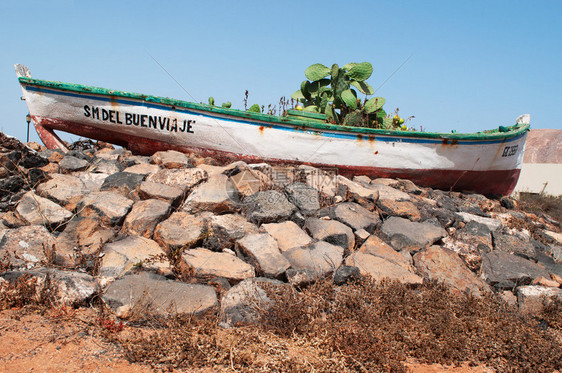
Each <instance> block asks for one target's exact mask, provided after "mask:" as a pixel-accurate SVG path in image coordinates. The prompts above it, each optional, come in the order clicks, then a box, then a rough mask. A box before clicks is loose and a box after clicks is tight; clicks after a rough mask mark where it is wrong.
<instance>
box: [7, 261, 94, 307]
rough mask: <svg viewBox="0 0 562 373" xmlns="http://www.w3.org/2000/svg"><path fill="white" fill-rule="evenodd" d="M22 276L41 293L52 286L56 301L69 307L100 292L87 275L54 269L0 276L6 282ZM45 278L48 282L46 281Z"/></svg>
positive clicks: (17, 272) (10, 272)
mask: <svg viewBox="0 0 562 373" xmlns="http://www.w3.org/2000/svg"><path fill="white" fill-rule="evenodd" d="M24 275H30V276H31V277H32V278H34V279H36V280H37V285H38V289H37V291H39V292H40V291H42V290H43V289H45V287H46V286H49V285H51V286H52V285H54V286H55V288H56V290H57V291H56V293H55V294H54V295H55V297H56V299H57V301H59V302H61V303H65V304H69V305H80V304H84V303H85V302H86V301H87V300H88V299H90V298H92V297H93V296H94V295H95V294H97V293H98V292H99V291H100V286H99V285H98V283H97V282H96V280H95V279H94V278H93V277H92V276H90V275H89V274H87V273H80V272H72V271H61V270H58V269H54V268H37V269H32V270H29V271H7V272H4V273H2V274H0V277H2V278H3V279H5V280H6V281H15V280H17V279H19V278H20V277H22V276H24ZM47 277H48V278H49V282H47V281H46V279H47Z"/></svg>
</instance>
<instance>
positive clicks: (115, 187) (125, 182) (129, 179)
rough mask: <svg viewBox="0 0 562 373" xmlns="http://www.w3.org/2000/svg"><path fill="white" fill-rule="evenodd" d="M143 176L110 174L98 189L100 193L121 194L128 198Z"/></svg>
mask: <svg viewBox="0 0 562 373" xmlns="http://www.w3.org/2000/svg"><path fill="white" fill-rule="evenodd" d="M144 178H145V176H144V175H142V174H134V173H130V172H116V173H114V174H110V175H109V176H108V177H107V178H106V179H105V180H104V181H103V184H102V186H101V188H100V190H102V191H111V192H114V193H118V194H121V195H123V196H125V197H127V196H129V193H131V192H132V191H133V190H135V189H136V188H137V187H138V186H139V185H140V183H142V182H143V180H144Z"/></svg>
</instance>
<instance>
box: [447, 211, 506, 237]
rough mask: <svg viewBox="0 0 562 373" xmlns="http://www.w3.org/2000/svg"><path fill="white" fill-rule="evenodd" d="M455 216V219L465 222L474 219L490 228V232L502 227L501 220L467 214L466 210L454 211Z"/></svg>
mask: <svg viewBox="0 0 562 373" xmlns="http://www.w3.org/2000/svg"><path fill="white" fill-rule="evenodd" d="M455 217H456V218H457V220H459V221H462V222H465V223H468V222H471V221H474V222H477V223H480V224H484V225H485V226H487V227H488V228H489V229H490V231H491V232H493V231H497V230H498V229H500V228H501V227H502V222H501V221H500V220H498V219H493V218H486V217H482V216H478V215H474V214H469V213H467V212H457V213H455Z"/></svg>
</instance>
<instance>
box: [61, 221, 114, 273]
mask: <svg viewBox="0 0 562 373" xmlns="http://www.w3.org/2000/svg"><path fill="white" fill-rule="evenodd" d="M114 237H115V232H114V231H113V230H112V229H109V228H106V227H103V226H101V225H100V224H99V223H98V222H97V220H96V219H90V218H84V217H79V216H76V217H74V218H72V219H71V220H70V221H69V222H68V224H67V225H66V227H65V228H64V231H63V232H62V233H61V234H59V235H58V236H57V238H56V242H55V251H56V257H55V264H57V265H60V266H63V267H66V268H74V267H76V266H78V265H80V264H86V265H87V266H92V267H93V266H94V265H95V262H96V260H97V258H98V253H99V251H100V250H101V248H102V247H103V245H104V244H105V243H107V242H108V241H109V240H111V239H113V238H114Z"/></svg>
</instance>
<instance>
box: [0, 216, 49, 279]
mask: <svg viewBox="0 0 562 373" xmlns="http://www.w3.org/2000/svg"><path fill="white" fill-rule="evenodd" d="M54 245H55V238H54V237H53V235H51V233H49V231H47V229H46V228H45V227H44V226H42V225H27V226H23V227H20V228H17V229H8V230H6V231H5V232H4V235H3V236H2V239H0V258H5V257H8V258H9V261H10V264H11V266H12V268H14V269H26V268H33V267H36V266H42V265H45V264H49V263H52V262H53V260H54V257H55V251H54Z"/></svg>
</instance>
